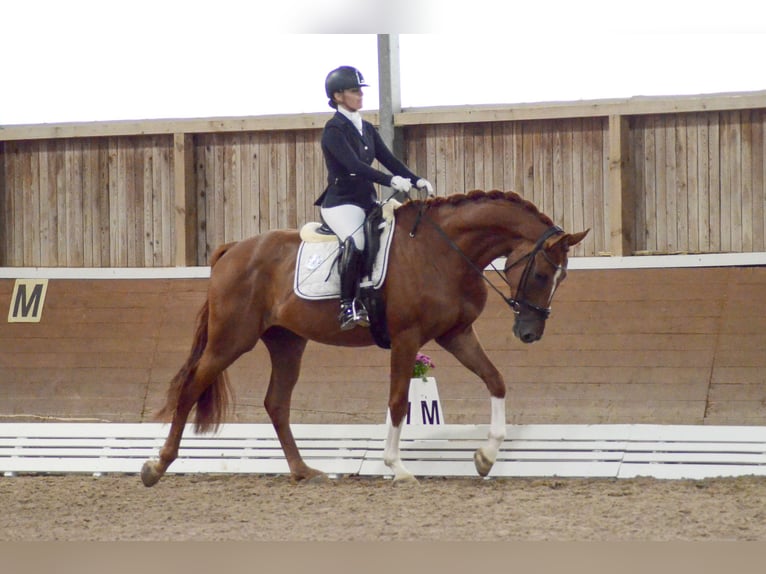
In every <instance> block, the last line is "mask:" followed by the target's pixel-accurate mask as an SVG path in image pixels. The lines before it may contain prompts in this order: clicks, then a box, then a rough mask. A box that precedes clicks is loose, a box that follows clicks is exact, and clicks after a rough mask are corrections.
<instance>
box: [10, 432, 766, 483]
mask: <svg viewBox="0 0 766 574" xmlns="http://www.w3.org/2000/svg"><path fill="white" fill-rule="evenodd" d="M167 428H168V427H167V426H165V425H161V424H150V423H143V424H119V423H0V472H2V473H3V474H4V475H5V476H13V475H16V474H26V473H93V474H102V473H138V472H139V471H140V469H141V465H142V464H143V462H144V461H145V460H146V459H148V458H153V457H156V456H157V454H158V452H159V449H160V447H161V446H162V444H163V442H164V439H165V436H166V434H167ZM487 430H488V429H487V427H486V426H484V425H438V426H431V427H407V428H406V429H405V430H404V431H403V437H402V442H401V448H402V458H403V460H404V461H405V464H406V465H407V467H408V468H409V469H410V471H411V472H413V473H414V474H415V475H417V476H451V477H459V476H476V471H475V469H474V465H473V452H474V451H475V450H476V448H477V447H479V446H480V445H482V444H483V443H484V440H485V437H486V435H487ZM507 432H508V436H507V437H506V440H505V443H504V444H503V447H502V449H501V451H500V455H499V457H498V460H497V462H496V463H495V466H494V467H493V469H492V472H491V473H490V476H491V477H552V476H558V477H604V478H630V477H636V476H652V477H656V478H668V479H671V478H673V479H679V478H688V479H702V478H708V477H719V476H742V475H766V427H752V426H748V427H743V426H717V427H714V426H674V425H521V426H513V425H509V426H508V429H507ZM293 433H294V435H295V437H296V440H297V442H298V446H299V447H300V448H301V450H302V453H303V456H304V458H305V459H306V461H307V463H308V464H310V465H312V466H314V467H316V468H318V469H320V470H323V471H325V472H327V473H328V474H331V475H361V476H390V471H389V469H388V468H387V467H386V466H385V465H384V464H383V447H384V443H385V436H386V426H385V425H383V424H381V425H310V424H298V425H293ZM169 472H173V473H253V474H286V473H287V472H288V468H287V463H286V462H285V460H284V457H283V455H282V450H281V448H280V446H279V441H278V440H277V438H276V435H275V433H274V430H273V429H272V427H271V425H268V424H229V425H225V426H223V427H222V428H221V429H220V431H219V432H218V433H217V434H215V435H197V434H195V433H194V432H193V428H192V427H191V426H189V427H188V428H187V429H186V431H185V434H184V438H183V440H182V442H181V450H180V454H179V458H178V460H176V461H175V462H174V463H173V465H171V467H170V470H169Z"/></svg>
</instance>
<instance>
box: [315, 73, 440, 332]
mask: <svg viewBox="0 0 766 574" xmlns="http://www.w3.org/2000/svg"><path fill="white" fill-rule="evenodd" d="M366 86H367V84H365V83H364V77H363V76H362V73H361V72H360V71H359V70H357V69H356V68H353V67H351V66H341V67H340V68H336V69H334V70H332V71H331V72H330V73H329V74H328V75H327V78H326V79H325V92H326V93H327V97H328V98H329V99H330V101H329V102H328V103H329V104H330V107H331V108H334V109H336V110H337V112H336V113H335V115H334V116H333V117H332V118H330V120H329V121H328V122H327V124H325V127H324V131H323V132H322V153H323V154H324V159H325V164H326V165H327V172H328V173H327V182H328V185H327V188H326V189H325V191H324V192H323V193H322V195H321V196H319V199H317V200H316V202H315V205H318V206H320V212H321V214H322V219H323V220H324V222H325V223H326V224H327V225H328V226H329V227H330V229H332V230H333V232H334V233H335V234H336V235H337V236H338V239H339V240H340V242H341V244H342V247H341V255H340V315H339V317H338V319H339V321H340V328H341V330H344V331H345V330H348V329H352V328H353V327H354V326H356V325H359V326H361V327H367V326H369V324H370V320H369V317H368V315H367V310H366V309H365V308H364V305H363V304H362V303H361V301H359V300H358V299H357V294H358V288H359V279H360V273H361V269H362V263H363V262H362V252H363V250H364V225H363V224H364V219H365V217H366V216H367V213H369V211H370V210H371V209H372V208H373V207H375V206H376V205H377V203H378V197H377V192H376V190H375V186H374V185H373V184H375V183H378V184H380V185H385V186H388V187H391V188H392V189H393V190H394V191H395V192H404V193H406V192H408V191H409V190H410V188H411V187H412V185H413V184H412V182H413V181H414V182H415V187H416V188H418V189H424V190H425V191H426V192H427V193H428V194H429V195H432V194H433V186H432V185H431V184H430V183H429V182H428V181H427V180H425V179H423V178H422V177H418V176H417V175H415V174H414V173H412V172H411V171H410V170H409V169H408V168H407V166H406V165H404V163H402V162H401V161H399V160H398V159H397V158H396V157H395V156H394V154H393V153H391V151H390V150H389V149H388V147H386V144H385V143H383V139H382V138H381V137H380V134H379V133H378V131H377V130H376V129H375V128H374V127H373V125H372V124H371V123H370V122H368V121H365V120H363V119H362V116H361V115H360V113H359V110H360V109H361V108H362V97H363V93H362V88H363V87H366ZM376 159H377V160H378V161H379V162H380V163H381V165H383V166H384V167H386V168H387V169H388V170H390V171H391V172H392V173H393V175H390V174H387V173H384V172H382V171H378V170H377V169H374V168H373V167H371V165H372V162H373V160H376Z"/></svg>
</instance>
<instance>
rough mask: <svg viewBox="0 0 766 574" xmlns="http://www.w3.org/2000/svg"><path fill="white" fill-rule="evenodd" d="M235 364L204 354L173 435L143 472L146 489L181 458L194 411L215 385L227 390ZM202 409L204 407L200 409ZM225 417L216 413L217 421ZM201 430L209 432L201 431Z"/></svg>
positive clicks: (182, 395) (181, 397) (180, 403)
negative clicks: (228, 374) (228, 370)
mask: <svg viewBox="0 0 766 574" xmlns="http://www.w3.org/2000/svg"><path fill="white" fill-rule="evenodd" d="M232 362H233V359H231V360H222V358H221V357H219V356H217V355H214V354H213V353H212V352H211V351H210V350H209V348H208V349H206V350H205V352H204V353H203V354H202V357H201V358H200V360H199V364H198V365H197V367H196V368H195V369H194V370H192V371H191V372H190V373H189V374H188V376H187V382H186V383H185V384H184V385H183V387H182V388H181V389H180V392H179V394H178V399H177V402H176V404H175V409H174V410H173V419H172V422H171V425H170V431H169V432H168V436H167V438H166V439H165V443H164V445H163V447H162V449H160V456H159V459H156V460H148V461H146V462H145V463H144V466H143V468H142V469H141V481H142V482H143V483H144V485H145V486H153V485H154V484H156V483H157V482H158V481H159V480H160V478H162V476H163V475H164V474H165V472H166V471H167V469H168V467H169V466H170V465H171V463H172V462H173V461H174V460H175V459H176V458H178V449H179V446H180V444H181V436H182V435H183V432H184V427H185V425H186V421H187V419H188V417H189V413H190V412H191V409H192V407H193V406H194V405H195V404H196V403H197V401H198V400H199V399H200V397H202V395H203V393H204V392H205V391H206V390H207V389H208V388H209V387H210V386H211V385H217V386H220V387H224V386H225V385H227V384H228V383H227V380H226V378H225V373H224V371H225V369H226V367H228V366H229V365H230V364H231V363H232ZM217 392H219V393H226V392H227V391H226V389H224V388H219V389H217ZM224 402H225V399H224ZM199 408H200V406H199V405H198V409H199ZM221 414H222V413H216V418H217V417H218V416H220V415H221ZM219 422H220V421H219V420H215V421H213V422H212V423H210V426H213V427H215V426H217V425H218V423H219ZM200 430H207V429H206V428H201V429H200Z"/></svg>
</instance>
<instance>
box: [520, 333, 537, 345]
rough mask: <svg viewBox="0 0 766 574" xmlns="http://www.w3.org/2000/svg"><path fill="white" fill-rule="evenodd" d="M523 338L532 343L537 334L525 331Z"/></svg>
mask: <svg viewBox="0 0 766 574" xmlns="http://www.w3.org/2000/svg"><path fill="white" fill-rule="evenodd" d="M521 340H522V341H524V342H525V343H531V342H533V341H534V340H535V336H534V334H532V333H524V334H523V335H522V336H521Z"/></svg>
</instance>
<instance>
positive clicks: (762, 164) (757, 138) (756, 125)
mask: <svg viewBox="0 0 766 574" xmlns="http://www.w3.org/2000/svg"><path fill="white" fill-rule="evenodd" d="M765 128H766V113H764V111H763V110H756V111H753V112H752V123H751V126H750V129H751V131H750V133H751V146H752V151H751V157H752V169H751V173H750V175H749V176H747V175H746V176H745V177H746V178H748V179H749V181H750V185H751V189H752V193H753V215H752V219H753V251H766V183H764V182H765V181H766V178H764V173H765V172H766V152H765V151H764V149H765V148H764V142H765V140H766V136H765V135H764V134H766V129H765Z"/></svg>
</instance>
